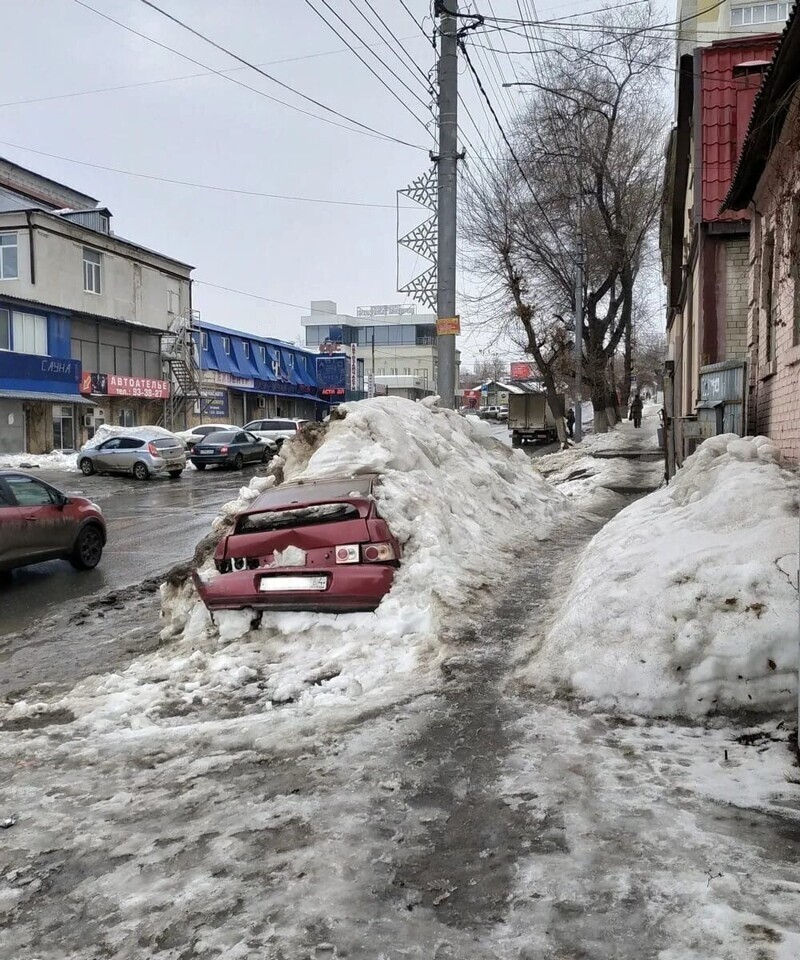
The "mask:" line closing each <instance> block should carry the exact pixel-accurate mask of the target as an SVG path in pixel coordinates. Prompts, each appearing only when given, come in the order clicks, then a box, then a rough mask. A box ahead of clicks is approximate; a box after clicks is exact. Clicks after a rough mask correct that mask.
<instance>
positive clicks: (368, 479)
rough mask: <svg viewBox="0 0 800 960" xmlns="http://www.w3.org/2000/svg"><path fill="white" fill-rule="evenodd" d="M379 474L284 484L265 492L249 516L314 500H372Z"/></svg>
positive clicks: (254, 502) (256, 501) (251, 507)
mask: <svg viewBox="0 0 800 960" xmlns="http://www.w3.org/2000/svg"><path fill="white" fill-rule="evenodd" d="M376 479H377V474H374V473H363V474H360V475H358V476H354V477H341V476H339V477H325V478H324V479H319V480H298V481H297V482H295V483H285V484H281V486H279V487H273V488H272V489H271V490H267V491H266V492H265V493H262V494H261V496H260V497H258V498H257V499H256V500H254V501H253V504H252V506H250V507H249V509H248V510H246V511H243V512H245V513H258V512H259V511H261V510H275V509H278V508H280V507H288V506H290V505H292V504H296V503H307V502H309V501H312V500H336V499H341V498H345V497H368V496H369V495H370V493H372V485H373V483H374V482H375V480H376Z"/></svg>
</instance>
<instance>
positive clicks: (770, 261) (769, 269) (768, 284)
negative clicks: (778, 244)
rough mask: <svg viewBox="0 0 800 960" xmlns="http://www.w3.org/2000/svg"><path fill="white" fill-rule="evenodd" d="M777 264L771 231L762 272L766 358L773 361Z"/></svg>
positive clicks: (773, 236)
mask: <svg viewBox="0 0 800 960" xmlns="http://www.w3.org/2000/svg"><path fill="white" fill-rule="evenodd" d="M774 266H775V234H774V233H773V232H770V234H769V236H768V237H767V242H766V243H765V244H764V258H763V266H762V273H761V309H762V314H763V317H764V323H765V328H764V347H765V360H766V362H767V363H772V361H773V360H774V359H775V296H774V287H773V274H774V272H775V270H774Z"/></svg>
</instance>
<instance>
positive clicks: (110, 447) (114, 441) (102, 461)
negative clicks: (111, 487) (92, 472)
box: [94, 437, 122, 471]
mask: <svg viewBox="0 0 800 960" xmlns="http://www.w3.org/2000/svg"><path fill="white" fill-rule="evenodd" d="M121 443H122V438H121V437H112V438H111V439H110V440H106V441H105V443H101V444H100V446H99V447H98V448H97V453H96V454H95V457H94V465H95V469H97V470H109V471H113V470H116V469H117V466H116V464H117V462H118V460H117V458H118V457H119V445H120V444H121Z"/></svg>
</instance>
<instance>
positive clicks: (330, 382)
mask: <svg viewBox="0 0 800 960" xmlns="http://www.w3.org/2000/svg"><path fill="white" fill-rule="evenodd" d="M348 362H349V361H348V358H347V357H346V356H345V355H344V354H339V355H334V356H332V357H317V389H318V392H319V395H320V396H321V397H343V396H344V395H345V391H346V390H347V384H348V382H349V378H348V376H347V365H348Z"/></svg>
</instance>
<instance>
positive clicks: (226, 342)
mask: <svg viewBox="0 0 800 960" xmlns="http://www.w3.org/2000/svg"><path fill="white" fill-rule="evenodd" d="M222 352H223V353H227V354H228V356H230V355H231V338H230V337H223V338H222Z"/></svg>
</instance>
